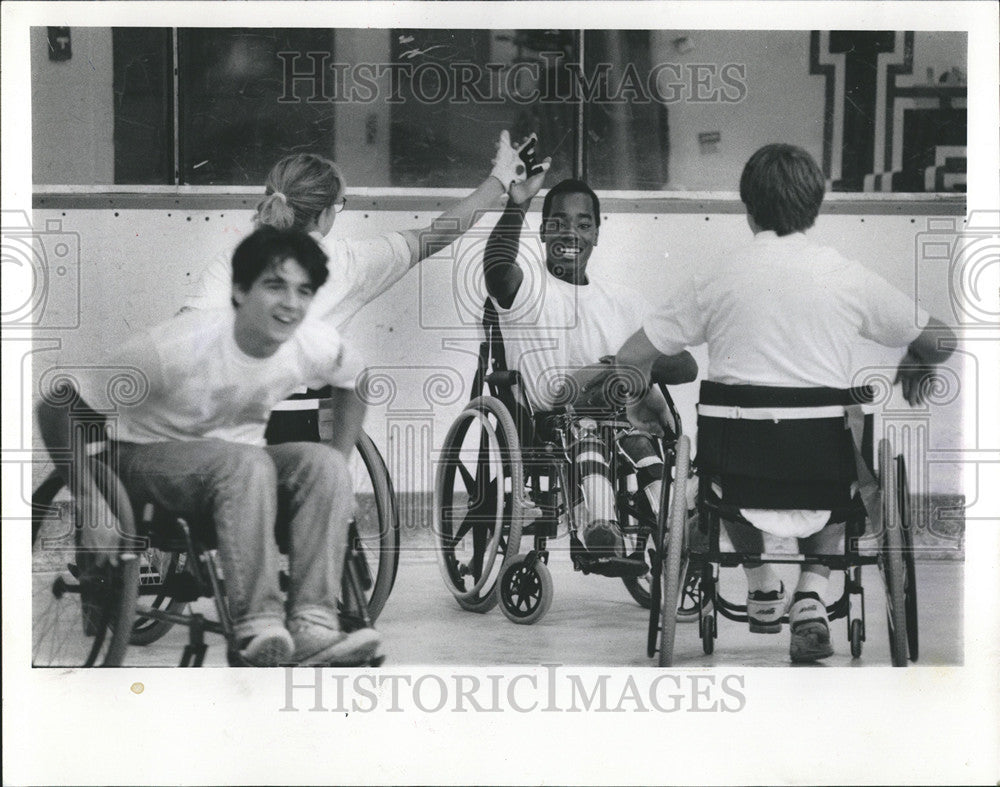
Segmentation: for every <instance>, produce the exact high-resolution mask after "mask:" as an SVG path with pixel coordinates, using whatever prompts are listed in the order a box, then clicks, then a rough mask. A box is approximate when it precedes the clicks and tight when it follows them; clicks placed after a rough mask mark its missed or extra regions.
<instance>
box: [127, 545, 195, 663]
mask: <svg viewBox="0 0 1000 787" xmlns="http://www.w3.org/2000/svg"><path fill="white" fill-rule="evenodd" d="M183 559H184V556H183V555H180V554H178V553H176V552H163V551H161V550H159V549H154V548H153V547H150V548H149V549H147V550H146V551H145V552H144V553H143V554H142V555H141V556H140V557H139V587H140V588H141V587H142V586H143V585H144V584H153V583H155V584H163V583H164V582H165V581H166V580H167V578H168V577H171V576H173V575H175V574H178V573H180V572H181V571H182V569H181V561H182V560H183ZM186 605H187V602H186V601H176V600H175V599H172V598H170V596H168V595H166V594H163V593H157V594H156V595H155V596H153V600H152V601H151V602H150V603H149V608H151V609H156V610H159V609H165V610H166V611H167V612H173V613H177V614H179V613H181V612H183V611H184V607H185V606H186ZM141 608H142V605H140V609H141ZM173 626H174V624H173V623H171V622H170V621H169V620H153V619H152V618H147V617H143V616H142V614H141V613H139V612H137V613H136V619H135V623H133V624H132V634H131V635H130V636H129V640H128V642H129V645H140V646H141V645H150V644H152V643H153V642H156V641H157V640H158V639H161V638H162V637H163V636H164V635H165V634H166V633H167V632H168V631H170V629H172V628H173Z"/></svg>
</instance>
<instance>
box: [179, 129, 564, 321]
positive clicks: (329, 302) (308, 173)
mask: <svg viewBox="0 0 1000 787" xmlns="http://www.w3.org/2000/svg"><path fill="white" fill-rule="evenodd" d="M533 148H534V136H532V137H529V138H528V139H527V140H525V141H524V142H523V143H522V144H520V145H518V146H517V147H515V146H513V145H511V142H510V136H509V135H508V133H507V132H506V131H504V132H502V133H501V135H500V141H499V143H498V144H497V155H496V158H495V159H494V160H493V170H492V172H491V173H490V176H489V177H487V178H486V179H485V180H484V181H483V182H482V183H481V184H480V185H479V186H478V187H477V188H476V189H475V191H473V192H472V193H471V194H470V195H469V196H467V197H465V198H463V199H461V200H459V201H458V202H457V203H456V204H455V205H453V206H452V207H451V208H449V209H448V210H446V211H445V212H444V213H442V214H441V215H440V216H439V217H438V219H436V220H435V221H434V223H433V224H432V225H431V226H429V227H425V228H422V229H418V230H402V231H399V232H389V233H386V234H384V235H380V236H376V237H374V238H368V239H364V240H349V239H344V238H338V239H335V240H332V239H329V238H327V235H328V234H329V232H330V230H331V229H332V228H333V224H334V221H335V220H336V217H337V214H338V213H339V212H340V211H341V210H343V209H344V206H345V204H346V197H345V191H346V185H345V182H344V176H343V174H342V173H341V171H340V169H339V168H338V167H337V165H336V164H335V163H334V162H332V161H330V160H329V159H327V158H324V157H323V156H319V155H316V154H313V153H296V154H293V155H291V156H286V157H285V158H283V159H281V160H280V161H279V162H278V163H277V164H275V165H274V167H273V168H272V169H271V172H270V173H269V174H268V176H267V181H266V183H265V188H264V198H263V199H262V200H261V201H260V203H259V204H258V205H257V213H256V214H255V215H254V218H253V222H254V225H255V226H256V227H262V226H269V227H274V228H276V229H298V230H302V231H304V232H308V233H309V234H310V235H312V236H313V238H314V239H316V240H317V241H318V242H319V243H320V246H321V247H322V248H323V250H324V251H325V252H326V253H327V255H328V256H329V259H330V262H329V271H330V277H329V279H328V280H327V283H326V284H325V285H323V286H322V287H321V288H320V289H319V290H318V291H317V293H316V296H315V298H314V299H313V303H312V305H311V306H310V310H309V313H310V315H311V316H314V317H316V318H318V319H320V320H323V321H325V322H327V323H328V324H329V325H331V326H332V327H334V328H339V327H340V326H342V325H343V324H344V323H345V322H347V320H349V319H350V318H351V317H353V316H354V315H355V314H356V313H357V312H358V310H359V309H361V307H363V306H364V305H365V304H367V303H368V302H369V301H372V300H374V299H375V298H376V297H378V296H379V295H381V294H382V293H383V292H385V291H386V290H387V289H389V288H390V287H391V286H392V285H393V284H395V283H396V282H397V281H398V280H399V279H400V278H402V276H403V275H404V274H405V273H406V272H407V271H408V270H409V269H410V268H411V267H413V266H414V265H416V264H417V263H418V262H420V261H421V260H422V259H424V258H425V257H427V256H428V255H429V254H430V253H432V252H434V251H440V250H441V249H443V248H444V247H445V246H447V245H448V244H450V243H452V242H453V241H455V240H456V239H458V238H459V237H460V236H461V235H462V234H463V233H464V232H465V231H466V230H467V229H468V228H469V227H470V226H471V223H472V221H473V220H474V219H475V218H476V216H477V214H479V212H480V211H483V210H488V209H489V208H491V207H494V206H496V204H497V202H498V200H499V198H500V197H501V196H502V195H504V194H506V193H507V191H508V190H509V188H510V186H511V185H512V184H514V183H519V182H521V181H523V180H524V179H525V177H526V175H527V174H528V172H527V170H529V169H531V167H532V164H533V162H532V153H533ZM547 168H548V161H545V162H542V163H541V164H539V165H537V167H536V168H535V169H534V170H533V171H534V172H538V171H541V170H543V169H547ZM231 291H232V264H231V261H230V255H228V254H223V255H220V256H219V257H218V258H217V259H216V260H215V261H214V262H213V263H212V264H211V265H210V266H209V267H208V268H207V269H206V270H205V272H204V274H203V275H202V278H201V281H200V282H199V285H198V286H197V288H196V290H195V292H194V293H193V294H192V295H191V296H189V297H188V299H187V301H186V302H185V304H184V310H187V309H213V308H222V307H225V306H227V305H228V304H229V302H230V298H231Z"/></svg>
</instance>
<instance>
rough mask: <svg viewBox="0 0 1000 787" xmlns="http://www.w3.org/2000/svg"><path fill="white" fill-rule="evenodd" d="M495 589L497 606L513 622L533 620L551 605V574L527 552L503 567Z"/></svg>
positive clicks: (536, 558) (523, 622)
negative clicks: (498, 599)
mask: <svg viewBox="0 0 1000 787" xmlns="http://www.w3.org/2000/svg"><path fill="white" fill-rule="evenodd" d="M499 589H500V608H501V609H502V610H503V614H504V615H506V616H507V619H508V620H510V621H511V622H513V623H522V624H525V625H527V624H530V623H534V622H535V621H537V620H538V619H540V618H541V617H542V616H543V615H544V614H545V613H546V612H548V610H549V607H550V606H552V592H553V590H552V574H551V573H550V572H549V567H548V566H546V565H545V564H544V563H543V562H542V561H541V560H540V559H539V558H538V557H537V555H534V554H533V553H531V552H529V553H527V554H524V555H518V556H517V557H516V558H514V559H513V560H512V561H510V563H509V564H508V565H507V566H506V567H504V569H503V571H502V572H501V573H500V587H499Z"/></svg>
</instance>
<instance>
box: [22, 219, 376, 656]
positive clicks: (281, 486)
mask: <svg viewBox="0 0 1000 787" xmlns="http://www.w3.org/2000/svg"><path fill="white" fill-rule="evenodd" d="M326 263H327V257H326V254H324V252H323V251H322V250H321V249H320V248H319V247H318V245H317V244H316V242H315V241H314V240H313V239H312V238H310V237H309V236H308V235H306V234H304V233H299V232H294V231H285V230H275V229H271V228H264V229H259V230H257V231H256V232H254V233H253V234H251V235H250V236H248V237H247V238H246V239H245V240H244V241H243V242H242V243H241V244H240V245H239V246H238V247H237V249H236V251H235V254H234V257H233V287H232V302H233V307H232V308H227V309H220V310H214V311H203V312H192V313H187V314H182V315H179V316H177V317H175V318H174V319H172V320H168V321H167V322H164V323H161V324H160V325H157V326H155V327H154V328H151V329H150V330H148V331H145V332H143V333H141V334H139V335H138V336H136V337H134V338H133V339H131V340H130V341H128V342H127V343H126V344H125V345H123V346H122V347H121V348H119V349H118V350H117V351H116V352H113V353H112V354H111V356H110V358H109V359H108V360H109V363H108V364H107V367H106V368H108V369H111V370H118V371H119V372H120V371H122V370H126V371H130V370H131V371H133V372H135V373H137V375H138V377H139V381H140V382H141V384H142V386H144V387H146V388H147V390H146V391H145V395H144V396H143V397H142V398H141V401H138V402H137V403H135V404H129V405H127V406H119V408H118V410H117V412H116V414H115V415H116V418H115V420H114V423H113V424H111V425H110V427H111V428H112V429H113V430H114V433H113V434H109V437H110V438H111V440H112V443H111V449H110V452H109V453H112V454H113V456H114V460H113V464H114V469H115V471H116V472H117V473H118V475H119V477H120V479H121V481H122V483H123V485H124V487H125V489H126V490H128V494H129V497H130V498H132V500H133V501H135V502H136V503H138V504H140V505H145V504H149V503H151V504H153V505H155V506H156V507H157V508H159V509H164V510H166V511H169V512H170V513H171V514H174V515H177V516H181V517H184V518H185V519H186V520H188V521H191V522H205V523H211V524H210V527H211V528H212V529H213V531H214V532H213V534H211V535H210V534H207V533H197V534H195V535H196V536H197V537H198V538H201V539H204V540H209V541H211V540H217V543H218V549H219V553H220V557H221V561H222V567H223V572H224V576H225V600H226V603H227V605H228V609H229V615H230V617H231V619H232V624H233V627H232V634H233V642H231V643H230V649H231V651H235V652H236V653H237V654H238V656H239V659H238V660H237V663H246V664H249V665H252V666H271V665H277V664H282V663H289V662H293V663H297V664H329V665H353V664H358V663H362V662H364V661H366V660H368V659H370V658H371V657H372V656H373V655H374V652H375V650H376V649H377V646H378V642H379V640H378V635H377V634H376V632H375V631H374V630H372V629H371V628H361V629H358V630H356V631H353V632H351V633H349V634H348V633H343V632H341V630H340V626H339V621H338V605H337V598H338V594H339V591H340V588H341V576H342V571H343V568H344V558H345V553H346V550H347V539H348V527H349V521H350V517H351V513H352V510H353V506H354V499H353V491H352V484H351V480H350V478H349V475H348V471H347V466H346V461H345V458H344V457H345V455H346V453H347V451H349V450H350V447H351V446H353V445H354V441H355V438H356V436H357V434H358V432H359V430H360V428H361V421H362V417H363V414H364V406H363V404H362V403H361V402H360V401H359V400H357V398H356V396H355V394H354V390H353V387H354V379H355V376H356V374H357V373H358V372H360V367H359V364H358V363H357V361H356V359H355V358H353V354H352V352H351V350H350V349H349V348H348V347H347V346H346V345H345V344H344V343H343V342H342V341H341V339H340V337H339V336H338V334H337V333H336V331H334V330H333V329H331V328H329V327H328V326H324V325H320V324H318V323H315V322H312V321H310V320H309V319H307V318H306V310H307V308H308V306H309V304H310V302H311V300H312V298H313V295H314V294H315V292H316V290H317V289H318V288H319V287H320V286H322V284H323V283H324V282H325V281H326V278H327V273H328V272H327V265H326ZM98 376H99V375H96V374H95V375H88V376H86V377H85V378H84V379H81V380H80V381H79V382H80V386H79V387H80V391H79V394H80V396H81V397H82V399H83V400H84V402H97V401H100V400H101V397H102V393H103V391H104V390H106V387H105V385H103V384H102V383H105V382H106V381H102V380H99V379H97V377H98ZM302 385H309V386H313V387H321V386H324V385H332V386H334V388H335V389H336V393H337V394H339V397H338V398H337V401H339V402H340V403H341V404H342V407H341V408H340V413H339V420H340V423H341V424H342V425H343V427H344V428H342V429H341V433H339V434H338V435H336V436H335V438H334V445H333V446H327V445H320V444H317V443H285V444H282V445H274V446H265V445H264V429H265V426H266V424H267V419H268V416H269V414H270V412H271V409H272V408H273V406H274V405H276V404H277V403H278V402H280V401H282V400H283V399H285V398H286V397H287V396H288V395H289V394H290V393H292V392H293V391H295V390H296V389H297V388H299V387H300V386H302ZM71 404H72V405H73V406H74V407H75V406H79V402H72V403H71V402H69V401H68V400H67V399H66V398H61V399H58V400H55V399H54V398H52V397H50V398H49V399H48V400H43V402H42V403H41V404H40V406H39V413H38V415H39V422H40V425H41V428H42V435H43V437H44V439H45V442H46V445H47V446H49V447H50V450H51V448H52V447H53V446H62V445H67V444H68V442H67V440H68V438H67V435H69V434H70V429H71V420H70V419H71V413H70V409H71ZM109 431H110V430H109ZM83 472H87V471H86V470H84V471H83ZM83 488H84V489H86V488H87V487H86V485H84V486H83ZM97 497H100V495H97ZM80 502H81V504H82V507H83V509H84V510H90V511H92V512H96V511H98V510H99V509H101V507H102V506H103V505H104V502H103V500H87V501H80ZM101 513H104V514H107V516H105V517H101V518H99V519H97V520H95V521H99V522H113V521H114V518H113V517H111V516H110V515H109V512H108V511H106V510H101ZM276 535H278V536H280V537H281V538H282V540H287V542H288V543H287V547H288V552H289V592H288V598H287V601H286V599H285V598H284V596H283V594H282V592H281V590H280V587H279V574H280V567H279V551H278V546H277V543H276ZM80 537H81V539H82V542H83V543H82V546H83V547H84V548H89V549H92V550H94V551H95V553H96V554H97V555H98V560H99V561H100V560H111V561H115V560H117V555H116V552H115V549H114V547H115V545H116V544H117V543H118V533H117V532H116V531H115V528H114V527H113V526H98V527H88V526H84V527H83V528H82V532H81V533H80Z"/></svg>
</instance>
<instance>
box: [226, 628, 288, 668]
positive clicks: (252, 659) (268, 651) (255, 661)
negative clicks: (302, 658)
mask: <svg viewBox="0 0 1000 787" xmlns="http://www.w3.org/2000/svg"><path fill="white" fill-rule="evenodd" d="M240 645H241V647H240V649H239V650H240V658H242V659H243V660H244V661H245V662H246V663H247V664H249V665H250V666H252V667H277V666H278V665H279V664H286V663H288V661H289V659H290V657H291V655H292V648H293V647H295V645H294V643H293V642H292V636H291V634H289V633H288V629H286V628H285V627H284V626H281V625H279V624H277V623H275V624H272V625H270V626H268V627H267V628H265V629H263V630H262V631H259V632H258V633H257V634H254V635H253V636H252V637H248V638H247V639H245V640H243V642H242V643H240Z"/></svg>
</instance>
